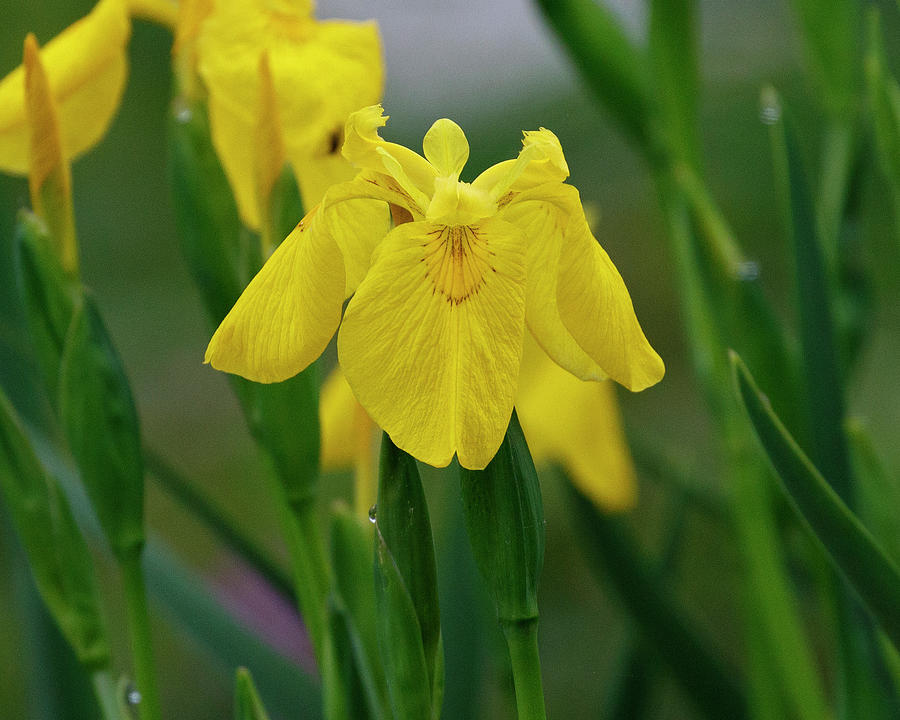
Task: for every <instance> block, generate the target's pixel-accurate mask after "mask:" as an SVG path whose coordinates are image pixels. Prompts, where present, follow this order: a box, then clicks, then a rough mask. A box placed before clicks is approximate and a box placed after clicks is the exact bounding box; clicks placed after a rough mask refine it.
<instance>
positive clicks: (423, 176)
mask: <svg viewBox="0 0 900 720" xmlns="http://www.w3.org/2000/svg"><path fill="white" fill-rule="evenodd" d="M388 117H389V116H388V115H385V114H384V109H383V108H382V107H381V105H371V106H369V107H365V108H363V109H362V110H357V111H356V112H354V113H352V114H351V115H350V117H348V118H347V125H346V128H345V132H344V135H345V138H344V146H343V148H342V150H341V152H342V153H343V155H344V157H345V158H347V159H348V160H349V161H350V162H351V163H353V164H354V165H355V166H356V167H358V168H361V169H363V170H371V171H373V172H374V173H375V174H376V177H377V176H379V175H381V176H384V175H386V176H387V177H388V178H390V180H392V181H393V185H394V186H393V187H391V189H392V190H395V191H399V192H400V193H403V194H404V195H406V197H407V198H408V202H406V203H405V206H406V207H407V209H409V210H410V211H411V212H412V213H413V214H418V215H419V216H422V215H424V214H425V210H426V208H427V207H428V198H429V197H430V196H431V194H432V193H433V192H434V179H435V177H436V175H437V173H436V172H435V169H434V167H433V166H432V165H431V163H429V162H428V161H427V160H426V159H425V158H423V157H422V156H421V155H419V154H418V153H416V152H413V151H412V150H410V149H409V148H405V147H403V146H402V145H398V144H397V143H392V142H385V141H384V140H382V139H381V137H380V136H379V135H378V128H380V127H384V125H385V123H386V122H387V121H388Z"/></svg>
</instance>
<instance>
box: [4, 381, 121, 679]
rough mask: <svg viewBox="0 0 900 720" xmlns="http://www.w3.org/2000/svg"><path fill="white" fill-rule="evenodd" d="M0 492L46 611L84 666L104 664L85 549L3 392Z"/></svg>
mask: <svg viewBox="0 0 900 720" xmlns="http://www.w3.org/2000/svg"><path fill="white" fill-rule="evenodd" d="M0 491H2V493H3V496H4V498H5V499H6V504H7V506H8V508H9V511H10V515H11V516H12V519H13V523H14V524H15V526H16V530H17V531H18V534H19V537H20V539H21V541H22V545H23V547H24V548H25V551H26V553H27V555H28V560H29V565H30V567H31V571H32V573H33V574H34V578H35V581H36V584H37V587H38V590H39V592H40V594H41V597H42V598H43V600H44V603H45V604H46V606H47V608H48V609H49V611H50V614H51V615H52V616H53V618H54V620H55V621H56V623H57V625H58V626H59V627H60V629H61V631H62V633H63V635H64V636H65V637H66V640H67V641H68V642H69V644H70V645H71V646H72V648H73V650H74V651H75V655H76V656H77V657H78V659H79V661H81V663H82V664H83V665H84V666H85V667H86V668H88V669H89V670H91V671H96V670H99V669H101V668H104V667H107V666H108V665H109V661H110V649H109V645H108V643H107V639H106V631H105V628H104V624H103V620H102V617H101V615H100V602H99V596H98V591H97V585H96V580H95V578H94V568H93V562H92V559H91V554H90V550H89V549H88V546H87V543H86V542H85V540H84V537H83V536H82V534H81V531H80V530H79V529H78V526H77V525H76V524H75V520H74V519H73V517H72V511H71V509H70V507H69V503H68V501H67V499H66V497H65V495H64V494H63V492H62V490H61V489H60V487H59V485H58V484H57V482H56V480H55V479H54V478H53V477H51V476H50V475H48V474H47V473H46V472H45V470H44V468H43V466H42V465H41V463H40V461H39V460H38V458H37V456H36V455H35V453H34V450H33V449H32V446H31V442H30V441H29V439H28V437H27V435H26V434H25V432H24V430H23V429H22V427H21V424H20V422H19V420H18V418H17V416H16V413H15V411H14V410H13V408H12V405H11V404H10V403H9V401H8V400H7V399H6V396H5V395H4V394H3V392H2V390H0Z"/></svg>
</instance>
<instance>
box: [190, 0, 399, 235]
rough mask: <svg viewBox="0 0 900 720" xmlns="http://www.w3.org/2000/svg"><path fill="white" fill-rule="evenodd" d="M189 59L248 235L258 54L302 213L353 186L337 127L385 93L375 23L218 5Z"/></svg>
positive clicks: (233, 1) (301, 10)
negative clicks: (333, 191) (335, 187)
mask: <svg viewBox="0 0 900 720" xmlns="http://www.w3.org/2000/svg"><path fill="white" fill-rule="evenodd" d="M196 50H197V57H198V69H199V72H200V75H201V77H202V79H203V81H204V83H205V84H206V87H207V90H208V91H209V116H210V125H211V129H212V138H213V143H214V145H215V147H216V151H217V153H218V154H219V157H220V159H221V161H222V165H223V167H224V168H225V173H226V175H227V176H228V180H229V182H230V183H231V186H232V189H233V191H234V194H235V197H236V199H237V204H238V209H239V211H240V213H241V218H242V219H243V220H244V222H245V223H246V224H247V225H248V226H250V227H252V228H257V227H259V224H260V208H259V206H258V198H257V196H256V186H255V172H256V171H255V169H254V167H255V151H256V144H255V143H254V142H253V138H254V133H255V132H256V128H257V126H258V124H259V117H258V114H257V112H258V110H257V108H259V107H260V97H261V89H260V69H259V68H260V58H261V57H262V55H263V54H267V55H268V58H269V60H268V62H269V71H270V74H271V79H272V85H273V88H274V92H275V97H276V100H277V104H276V106H277V116H278V117H277V124H278V126H279V127H280V131H281V137H282V141H283V143H284V146H285V152H286V155H287V159H288V161H289V162H290V163H291V165H292V166H293V169H294V172H295V174H296V176H297V181H298V184H299V185H300V192H301V196H302V199H303V203H304V206H305V207H306V208H307V209H309V208H312V207H313V205H315V204H316V203H317V202H319V200H321V198H322V195H323V194H324V192H325V190H326V188H328V187H329V186H330V185H332V184H333V183H336V182H340V181H343V180H347V179H349V178H351V177H352V176H353V174H354V170H353V168H352V167H351V166H350V165H349V164H348V163H347V162H346V161H345V160H344V159H343V158H342V157H341V154H340V149H341V145H342V144H343V127H344V122H345V121H346V119H347V116H348V115H349V114H350V113H351V112H353V111H354V110H357V109H359V108H360V107H362V106H364V105H370V104H372V103H374V102H377V101H378V100H379V99H380V98H381V92H382V87H383V84H384V68H383V63H382V57H381V41H380V38H379V35H378V29H377V26H376V25H375V23H374V22H349V21H342V20H328V21H318V20H316V19H314V18H313V17H312V15H311V8H310V6H309V4H308V3H302V2H301V3H291V2H278V3H271V2H263V1H262V0H219V2H216V3H215V5H214V6H213V8H212V10H211V12H210V14H209V15H208V16H207V17H206V19H205V20H204V21H203V23H202V26H201V27H200V29H199V34H198V36H197V48H196Z"/></svg>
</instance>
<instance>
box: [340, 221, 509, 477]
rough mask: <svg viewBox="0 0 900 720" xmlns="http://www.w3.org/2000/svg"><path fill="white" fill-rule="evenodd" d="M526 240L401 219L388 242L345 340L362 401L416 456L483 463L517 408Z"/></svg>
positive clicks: (501, 227) (343, 357)
mask: <svg viewBox="0 0 900 720" xmlns="http://www.w3.org/2000/svg"><path fill="white" fill-rule="evenodd" d="M524 254H525V248H524V240H523V238H522V236H521V234H520V233H519V231H518V230H517V229H516V228H515V227H514V226H512V225H510V224H508V223H505V222H503V221H501V220H496V219H491V220H488V221H485V222H484V223H482V224H480V225H479V226H478V227H477V228H474V229H473V228H466V227H446V226H440V225H434V224H431V223H426V222H413V223H406V224H403V225H400V226H398V227H397V228H395V229H394V230H392V231H391V233H390V234H389V235H388V237H387V238H386V239H385V240H384V241H383V242H382V244H381V246H380V247H379V251H378V253H377V258H376V260H375V263H374V264H373V266H372V268H371V270H369V273H368V275H367V276H366V279H365V280H364V281H363V283H362V284H361V285H360V286H359V289H358V290H357V291H356V294H355V295H354V296H353V299H352V300H351V301H350V304H349V305H348V306H347V310H346V312H345V314H344V321H343V323H342V326H341V330H340V333H339V335H338V355H339V358H340V362H341V367H342V368H343V369H344V373H345V374H346V376H347V380H348V382H349V383H350V386H351V387H352V388H353V390H354V393H355V394H356V396H357V398H359V401H360V403H361V404H362V406H363V407H364V408H366V410H367V411H368V412H369V414H370V415H371V417H372V419H373V420H374V421H375V422H376V423H378V425H380V426H381V427H382V428H384V430H385V431H386V432H387V433H388V434H389V435H390V436H391V438H392V440H393V441H394V442H395V443H396V444H397V445H398V447H400V448H402V449H403V450H405V451H406V452H408V453H410V454H411V455H413V456H415V457H417V458H419V459H420V460H422V461H423V462H426V463H428V464H430V465H434V466H437V467H443V466H445V465H447V464H448V463H449V462H450V460H451V459H452V458H453V454H454V452H455V453H456V454H457V456H458V457H459V462H460V464H461V465H462V466H463V467H466V468H470V469H482V468H484V467H485V466H486V465H487V463H488V462H489V461H490V460H491V458H492V457H493V456H494V453H496V451H497V448H498V447H499V446H500V443H501V442H502V440H503V437H504V434H505V433H506V427H507V424H508V423H509V418H510V415H511V413H512V407H513V400H514V397H515V391H516V385H517V380H518V374H519V362H520V358H521V352H522V335H523V331H524V319H525V297H524V295H525V264H524Z"/></svg>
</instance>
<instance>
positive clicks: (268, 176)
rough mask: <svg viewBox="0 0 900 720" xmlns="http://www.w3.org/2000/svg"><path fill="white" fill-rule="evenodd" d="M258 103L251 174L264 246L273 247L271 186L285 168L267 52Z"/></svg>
mask: <svg viewBox="0 0 900 720" xmlns="http://www.w3.org/2000/svg"><path fill="white" fill-rule="evenodd" d="M259 88H260V92H259V106H258V109H257V112H256V115H257V119H256V132H255V133H254V138H255V147H254V150H255V152H254V158H253V159H254V167H253V169H254V173H253V175H254V178H255V183H254V185H255V190H256V204H257V207H258V208H259V209H260V212H261V213H262V216H261V217H260V224H261V228H260V229H261V234H262V237H263V247H264V248H267V249H268V248H271V247H274V242H275V240H274V238H273V237H272V234H273V232H274V231H275V230H276V229H277V227H276V226H277V222H276V221H275V219H274V218H273V217H272V188H274V187H275V183H276V181H277V180H278V178H279V177H280V176H281V171H282V168H284V162H285V156H284V143H283V142H282V140H281V128H280V126H279V124H278V109H277V105H276V99H275V87H274V85H273V84H272V73H271V70H270V69H269V55H268V53H263V54H262V56H261V57H260V59H259Z"/></svg>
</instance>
